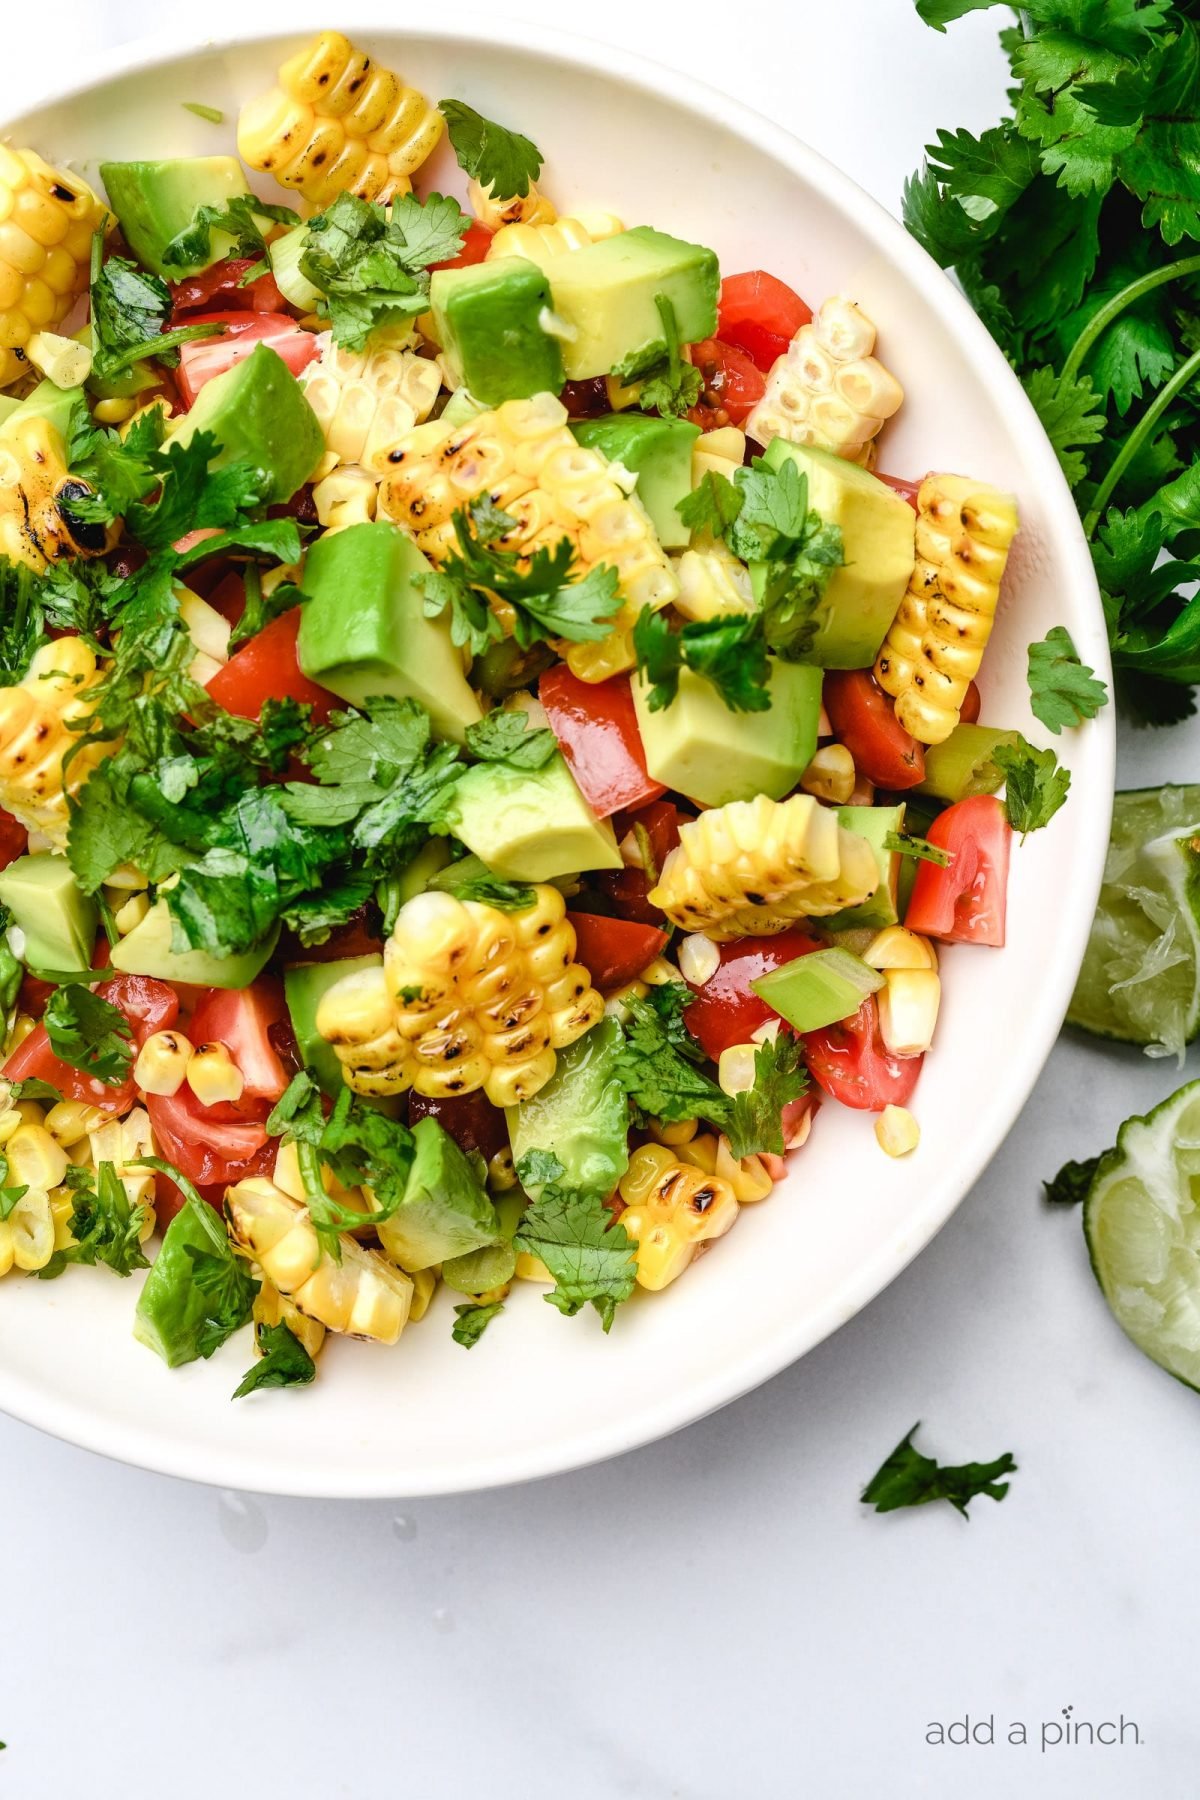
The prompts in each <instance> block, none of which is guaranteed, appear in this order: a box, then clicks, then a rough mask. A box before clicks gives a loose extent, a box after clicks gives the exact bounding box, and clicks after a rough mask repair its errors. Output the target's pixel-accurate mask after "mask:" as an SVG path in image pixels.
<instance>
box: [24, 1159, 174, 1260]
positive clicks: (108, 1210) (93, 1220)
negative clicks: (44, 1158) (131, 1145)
mask: <svg viewBox="0 0 1200 1800" xmlns="http://www.w3.org/2000/svg"><path fill="white" fill-rule="evenodd" d="M67 1186H69V1187H71V1188H73V1189H74V1199H73V1201H72V1205H71V1217H70V1220H69V1223H70V1227H71V1235H72V1237H73V1238H74V1240H75V1241H74V1243H72V1244H69V1245H68V1246H67V1248H66V1249H65V1250H56V1251H55V1252H54V1255H53V1256H52V1257H51V1258H50V1261H49V1262H48V1263H47V1264H46V1266H45V1268H43V1269H39V1270H38V1276H39V1278H40V1279H41V1280H43V1281H53V1280H54V1278H55V1277H56V1276H58V1275H61V1274H62V1272H63V1270H64V1269H65V1268H67V1267H68V1266H69V1265H70V1264H71V1263H87V1264H89V1265H94V1264H96V1263H103V1264H104V1265H105V1267H106V1268H109V1269H111V1270H112V1271H113V1273H114V1275H132V1273H133V1271H134V1270H135V1269H145V1268H148V1267H149V1264H148V1263H147V1261H146V1258H145V1257H144V1256H143V1254H142V1246H141V1233H142V1227H143V1225H144V1224H145V1222H146V1208H145V1206H144V1205H138V1206H133V1205H131V1204H130V1200H129V1195H128V1194H127V1193H126V1192H125V1183H124V1182H123V1181H122V1180H121V1177H120V1176H119V1175H118V1174H117V1171H116V1169H115V1168H114V1167H113V1165H112V1163H110V1162H102V1163H101V1164H100V1166H99V1168H98V1169H96V1170H95V1171H94V1172H93V1171H92V1170H91V1169H81V1168H79V1167H77V1166H75V1165H73V1166H72V1167H71V1168H70V1169H68V1170H67Z"/></svg>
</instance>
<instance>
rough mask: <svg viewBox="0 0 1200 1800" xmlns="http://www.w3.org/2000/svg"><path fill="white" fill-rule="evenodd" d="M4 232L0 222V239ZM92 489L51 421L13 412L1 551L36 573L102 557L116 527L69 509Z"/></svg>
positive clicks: (1, 486) (1, 447)
mask: <svg viewBox="0 0 1200 1800" xmlns="http://www.w3.org/2000/svg"><path fill="white" fill-rule="evenodd" d="M3 231H4V227H3V225H0V237H2V235H3ZM0 254H2V251H0ZM0 355H3V351H2V350H0ZM91 493H92V488H91V485H90V483H88V482H86V481H84V480H83V479H82V478H81V477H80V476H77V475H72V474H71V473H70V471H69V469H68V468H67V462H66V451H65V450H64V448H63V440H62V438H61V437H60V435H59V433H58V432H57V431H56V430H55V428H54V426H53V424H52V423H51V421H50V420H49V419H47V418H44V417H41V416H39V415H37V414H32V415H30V416H28V417H25V418H22V417H21V416H20V415H18V414H14V415H13V417H12V418H11V419H10V420H9V421H8V422H7V423H6V426H5V428H4V429H3V430H2V431H0V555H4V556H7V557H8V558H9V559H10V561H12V562H18V563H24V564H25V565H26V566H27V567H28V568H31V569H36V570H39V571H40V570H42V569H44V568H45V567H46V565H47V564H48V563H56V562H64V561H66V560H68V559H70V558H71V557H75V556H101V555H103V553H104V552H105V551H106V550H109V549H111V548H112V546H113V544H114V543H115V542H116V528H115V526H112V525H109V526H105V525H93V524H90V523H87V522H85V521H84V520H82V519H80V518H78V517H77V515H76V514H75V513H73V512H72V510H71V506H72V502H75V503H76V504H77V503H78V502H79V501H80V500H82V499H85V498H87V497H89V496H90V495H91Z"/></svg>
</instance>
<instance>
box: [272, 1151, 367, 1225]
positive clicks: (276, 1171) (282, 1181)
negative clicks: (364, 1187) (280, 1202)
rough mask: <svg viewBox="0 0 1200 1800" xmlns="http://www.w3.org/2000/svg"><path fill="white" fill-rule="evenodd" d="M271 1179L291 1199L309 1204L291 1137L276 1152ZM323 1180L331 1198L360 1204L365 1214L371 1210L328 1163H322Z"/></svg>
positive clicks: (296, 1152) (341, 1203) (298, 1157)
mask: <svg viewBox="0 0 1200 1800" xmlns="http://www.w3.org/2000/svg"><path fill="white" fill-rule="evenodd" d="M271 1180H272V1181H273V1182H274V1183H275V1186H276V1187H277V1188H282V1189H283V1192H284V1193H285V1194H286V1195H287V1196H288V1198H289V1199H290V1200H299V1201H301V1202H303V1203H304V1204H306V1205H307V1195H306V1193H305V1189H304V1177H303V1176H302V1175H301V1173H300V1155H299V1151H298V1149H297V1147H296V1144H295V1143H294V1142H293V1140H292V1139H291V1138H285V1139H284V1140H283V1142H281V1144H280V1146H279V1149H278V1150H277V1151H276V1153H275V1167H274V1168H273V1169H272V1171H271ZM321 1182H322V1185H323V1186H324V1189H325V1192H326V1193H327V1194H328V1195H329V1197H330V1199H331V1200H336V1201H337V1202H338V1204H339V1205H341V1206H356V1205H357V1206H360V1207H361V1209H362V1211H363V1214H364V1216H365V1214H366V1213H368V1212H369V1211H371V1208H370V1206H369V1205H368V1203H367V1201H366V1199H365V1198H364V1197H363V1196H362V1195H361V1194H360V1193H359V1192H358V1190H357V1189H351V1188H348V1187H346V1186H344V1185H343V1183H342V1182H340V1181H339V1180H338V1178H337V1176H336V1175H335V1174H334V1172H333V1170H332V1169H331V1168H330V1167H329V1165H328V1164H327V1163H322V1164H321Z"/></svg>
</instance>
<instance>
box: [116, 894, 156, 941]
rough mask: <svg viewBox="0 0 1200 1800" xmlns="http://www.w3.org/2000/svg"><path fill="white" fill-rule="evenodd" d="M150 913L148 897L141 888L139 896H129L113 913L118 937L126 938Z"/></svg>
mask: <svg viewBox="0 0 1200 1800" xmlns="http://www.w3.org/2000/svg"><path fill="white" fill-rule="evenodd" d="M149 911H150V896H149V894H148V893H147V892H146V890H145V889H144V888H143V889H142V892H141V893H140V894H131V895H130V897H129V899H128V900H126V901H123V902H122V904H121V905H120V906H118V907H116V908H115V909H114V911H113V924H114V925H115V926H116V928H117V935H118V936H119V937H128V936H129V933H130V932H131V931H133V930H134V928H135V927H136V926H138V925H140V924H141V922H142V920H143V919H144V918H145V917H146V914H147V913H148V912H149Z"/></svg>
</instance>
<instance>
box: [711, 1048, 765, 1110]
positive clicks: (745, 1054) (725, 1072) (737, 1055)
mask: <svg viewBox="0 0 1200 1800" xmlns="http://www.w3.org/2000/svg"><path fill="white" fill-rule="evenodd" d="M755 1054H756V1048H755V1045H753V1044H729V1045H727V1047H726V1048H725V1049H724V1050H722V1052H721V1054H720V1056H719V1058H718V1059H717V1084H718V1086H719V1087H720V1089H721V1092H722V1093H723V1094H728V1095H730V1097H731V1098H732V1096H733V1095H734V1094H748V1093H749V1092H750V1089H751V1088H752V1087H753V1086H754V1057H755Z"/></svg>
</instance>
